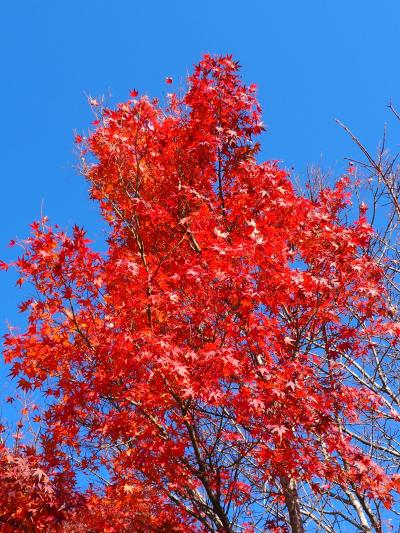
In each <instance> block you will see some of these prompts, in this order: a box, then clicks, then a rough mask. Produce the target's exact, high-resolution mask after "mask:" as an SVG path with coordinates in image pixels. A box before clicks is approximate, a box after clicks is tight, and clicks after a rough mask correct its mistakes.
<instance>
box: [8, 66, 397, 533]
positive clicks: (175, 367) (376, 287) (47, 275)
mask: <svg viewBox="0 0 400 533" xmlns="http://www.w3.org/2000/svg"><path fill="white" fill-rule="evenodd" d="M238 69H239V67H238V64H237V63H235V62H234V61H233V60H232V58H231V57H230V56H226V57H211V56H205V57H204V58H203V60H202V61H201V62H200V64H199V65H198V66H196V68H195V71H194V74H193V75H192V76H190V77H189V79H188V90H187V91H186V92H185V93H184V94H183V95H177V94H171V95H168V98H169V104H168V106H167V108H166V109H163V108H161V107H160V105H159V103H158V101H157V100H150V99H148V98H147V97H141V98H139V97H138V95H137V93H136V91H132V93H131V99H130V100H129V101H128V102H126V103H123V104H120V105H119V106H118V107H117V108H116V109H115V110H111V109H102V108H101V106H99V104H98V102H97V101H96V100H94V99H92V100H91V103H92V106H93V108H94V110H95V111H96V112H97V115H98V117H97V120H96V121H95V123H94V125H95V128H94V131H93V132H92V133H90V134H89V135H88V136H87V137H81V136H78V137H77V142H78V144H79V146H80V147H81V158H82V170H83V173H84V175H85V176H86V178H87V180H88V182H89V184H90V194H91V197H92V199H94V200H95V201H96V202H98V203H99V206H100V208H101V213H102V215H103V217H104V219H105V220H106V221H107V223H108V225H109V234H108V240H107V249H106V250H105V252H104V253H98V252H95V251H94V250H93V248H92V247H91V243H90V241H89V240H88V239H87V237H86V235H85V232H84V231H83V229H81V228H78V227H75V228H74V230H73V232H72V235H67V234H66V233H64V232H63V231H61V230H59V228H57V227H51V226H50V225H49V224H48V222H47V220H46V219H43V220H41V221H39V222H37V223H34V224H33V225H32V235H31V237H30V239H29V241H28V242H27V243H26V242H25V243H24V250H23V253H22V255H21V256H20V257H19V259H18V260H17V261H16V263H15V265H16V267H17V268H18V270H19V272H20V279H19V284H22V283H29V284H31V286H32V287H33V288H34V289H35V293H34V296H32V297H31V298H29V299H28V300H27V301H25V302H24V303H23V304H22V306H21V308H22V310H23V311H26V312H27V313H28V325H27V328H26V330H25V331H24V332H22V333H15V332H12V333H10V334H9V335H8V336H7V338H6V340H5V358H6V361H7V362H9V363H11V364H12V370H11V373H12V375H13V376H16V377H18V379H19V381H18V384H19V387H21V388H22V389H24V390H33V389H35V390H40V391H41V392H42V393H43V398H44V401H43V403H44V405H43V412H42V414H41V420H40V432H41V444H40V449H39V453H40V457H41V461H42V462H43V464H45V465H46V468H47V469H48V470H47V471H48V472H49V475H55V474H56V473H62V474H63V475H64V476H65V475H66V474H68V476H67V477H68V479H69V480H70V479H71V478H72V477H73V476H74V475H75V474H79V475H80V476H82V474H86V475H87V476H89V478H90V479H91V482H92V483H93V484H94V485H93V486H91V487H90V488H89V489H88V491H87V492H86V493H85V492H84V493H83V494H80V496H81V500H80V501H81V511H79V512H78V514H77V512H76V511H74V510H73V506H71V510H70V511H68V513H69V514H68V516H67V517H66V518H65V520H64V522H63V524H64V525H61V526H60V527H61V528H66V529H68V530H71V529H73V527H76V528H78V531H79V527H80V528H81V530H83V531H89V530H90V531H105V530H107V529H106V527H108V528H110V529H109V531H113V530H115V531H142V530H143V531H159V532H161V531H224V532H239V531H247V532H251V531H275V532H280V531H281V532H283V531H288V528H291V530H292V531H293V532H302V531H305V528H307V527H309V526H308V524H310V527H311V524H312V523H314V526H312V527H314V528H317V529H318V528H319V527H320V528H322V526H321V525H320V520H319V518H318V516H317V514H316V513H315V512H314V509H313V508H310V507H306V506H304V505H303V503H302V502H303V494H302V491H303V487H308V489H309V490H310V491H311V493H312V494H313V495H314V497H315V498H316V500H318V501H322V499H323V498H324V497H326V496H329V495H330V494H331V493H333V492H335V491H342V492H344V494H345V495H346V497H347V501H348V502H350V505H352V507H353V509H354V511H355V515H354V517H352V518H351V520H353V525H355V527H358V528H359V529H361V530H364V531H369V530H370V529H368V528H369V527H370V524H369V521H368V520H369V519H368V516H367V518H366V516H365V511H364V508H365V506H368V505H370V504H375V503H377V504H379V502H381V504H382V505H384V506H385V507H388V508H389V507H390V505H391V502H392V495H391V493H392V492H393V491H394V490H396V489H398V487H399V481H398V479H397V477H396V476H395V475H392V473H390V472H389V473H386V472H385V471H384V469H383V468H382V467H381V466H379V465H378V464H376V463H374V462H373V461H372V460H371V457H370V456H369V455H368V453H366V452H365V451H363V450H362V448H361V447H360V446H357V441H356V440H353V439H352V436H351V435H349V433H348V431H346V428H347V427H348V425H349V424H356V423H357V421H359V420H362V419H363V418H365V417H372V418H379V417H380V416H382V400H381V397H380V396H379V395H377V394H376V392H375V391H373V390H371V389H370V388H369V387H368V386H365V385H363V384H352V383H350V382H348V380H347V374H346V361H347V358H349V357H351V358H352V359H353V360H354V361H360V362H362V361H365V360H366V359H367V358H368V357H369V356H370V355H371V353H372V352H373V350H374V346H375V344H374V339H375V338H376V337H377V336H380V335H381V336H386V337H387V338H390V339H394V340H396V338H397V337H398V335H399V331H398V329H396V328H394V327H393V324H392V321H391V320H390V319H389V318H390V317H389V315H390V308H389V307H388V305H387V299H386V297H385V294H386V293H385V283H384V275H385V272H384V269H383V268H382V266H381V265H380V264H379V262H378V261H377V260H376V259H375V258H374V257H372V256H371V254H370V247H371V240H372V238H373V235H374V233H373V230H372V229H371V227H370V225H369V224H368V223H367V220H366V217H365V212H363V211H362V210H361V212H360V215H359V217H358V218H357V219H356V220H354V222H352V223H350V222H346V221H345V220H344V217H343V213H345V212H346V208H347V206H348V205H349V201H350V199H349V192H348V188H349V185H350V182H351V177H350V176H342V177H341V178H340V179H339V180H338V181H337V183H336V184H335V185H334V186H333V187H331V188H329V187H323V188H322V189H321V190H320V191H319V193H318V195H317V196H316V197H314V198H307V197H306V196H304V195H301V194H299V193H297V192H296V191H295V189H294V187H293V185H292V183H291V181H290V179H289V176H288V175H287V173H286V172H285V171H283V170H282V169H280V168H279V167H278V166H277V165H276V164H274V163H262V164H260V163H258V162H257V159H256V155H257V153H258V152H259V148H260V147H259V144H258V143H257V142H255V137H256V136H257V135H258V134H260V133H261V131H262V129H263V126H262V122H261V119H260V112H261V111H260V107H259V105H258V103H257V100H256V98H255V87H254V86H252V85H251V86H249V87H247V86H245V85H244V84H243V83H242V81H241V79H240V77H239V74H238ZM170 81H172V80H170V79H168V82H170ZM360 364H361V363H360ZM50 473H51V474H50ZM75 490H76V491H77V494H78V495H79V490H78V488H76V489H75ZM68 492H70V489H69V491H67V492H66V493H68ZM81 493H82V491H81ZM82 502H83V503H82ZM110 502H112V503H110ZM344 503H345V504H346V501H345V502H344ZM66 505H67V504H66ZM341 505H343V502H341V503H339V508H338V510H337V512H339V513H340V512H341V511H340V506H341ZM111 506H112V507H111ZM82 509H84V511H82ZM74 524H75V525H74ZM82 528H83V529H82ZM85 528H86V529H85ZM113 528H114V529H113ZM323 528H324V530H328V531H329V529H327V528H328V526H326V525H324V526H323Z"/></svg>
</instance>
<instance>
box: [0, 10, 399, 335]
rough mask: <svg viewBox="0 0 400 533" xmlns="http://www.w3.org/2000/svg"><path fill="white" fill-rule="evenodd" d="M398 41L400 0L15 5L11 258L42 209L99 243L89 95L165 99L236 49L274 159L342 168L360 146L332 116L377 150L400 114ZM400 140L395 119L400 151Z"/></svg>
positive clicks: (6, 126) (8, 282) (5, 73)
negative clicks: (83, 137)
mask: <svg viewBox="0 0 400 533" xmlns="http://www.w3.org/2000/svg"><path fill="white" fill-rule="evenodd" d="M399 34H400V2H399V0H381V1H380V2H377V1H376V0H330V1H328V0H303V1H300V0H288V1H284V0H282V1H280V0H274V1H272V0H253V1H247V2H245V1H238V0H230V1H227V0H214V1H210V0H203V1H194V0H187V1H183V0H170V1H165V0H163V1H161V0H156V1H143V2H138V1H135V0H113V1H112V2H110V1H105V0H96V1H93V0H64V1H63V0H40V1H39V0H8V1H7V0H3V2H1V7H0V57H1V77H2V83H1V85H0V92H1V102H2V110H1V115H2V119H1V129H0V136H1V148H2V150H1V154H2V155H1V165H0V176H1V210H0V217H1V238H0V257H2V258H5V259H7V258H9V257H10V253H11V250H10V249H8V248H7V246H6V244H7V242H8V241H9V240H10V239H11V238H14V237H15V236H18V237H20V238H22V237H24V236H26V235H27V233H28V224H29V223H30V222H32V221H33V220H34V219H37V218H38V217H39V216H40V211H41V204H42V202H43V204H44V213H45V214H47V215H48V216H49V217H50V219H51V221H52V222H54V223H58V224H60V225H61V226H63V227H67V228H68V227H71V226H72V224H74V223H77V224H79V225H84V226H85V227H86V228H87V229H88V231H89V236H91V237H92V238H93V239H95V240H96V239H100V238H101V230H100V229H99V228H100V226H99V223H98V219H97V214H96V210H95V207H94V205H93V204H91V203H90V202H89V201H88V200H87V197H86V184H85V182H84V181H83V179H82V178H81V177H80V176H79V175H78V174H77V172H76V170H75V167H74V165H75V163H76V161H75V156H74V153H73V131H74V130H75V129H76V130H77V131H79V132H82V131H84V130H85V129H86V128H87V126H88V124H89V123H90V121H91V120H92V117H91V114H90V111H89V109H88V105H87V101H86V97H85V93H86V94H91V95H93V96H96V95H101V94H104V93H108V92H109V91H111V93H112V95H113V102H118V101H120V100H123V99H125V98H127V97H128V92H129V89H131V88H136V89H138V90H139V91H141V92H145V93H148V94H150V95H154V96H162V95H163V94H164V93H165V92H167V87H166V85H165V82H164V77H165V76H172V77H173V78H174V80H175V81H177V82H179V80H180V79H183V78H184V77H185V75H186V74H187V73H188V72H190V70H191V66H192V65H193V63H196V62H197V61H198V60H199V59H200V57H201V55H202V54H203V53H205V52H211V53H223V54H224V53H232V54H234V56H235V58H236V59H238V60H239V61H240V62H241V64H242V66H243V75H244V77H245V79H246V80H247V81H249V82H255V83H256V84H257V85H258V87H259V98H260V101H261V103H262V106H263V109H264V122H265V123H266V125H267V128H268V132H267V134H265V136H264V143H263V158H265V159H279V160H282V162H283V163H282V164H283V165H285V166H287V167H289V168H290V167H292V166H293V167H294V168H295V170H296V171H297V172H300V173H301V172H304V170H305V168H306V165H307V164H308V163H318V162H321V163H322V164H323V166H324V167H326V168H329V167H334V168H336V169H337V170H338V172H339V171H340V170H341V169H343V168H344V163H343V157H344V156H348V155H354V154H355V153H356V152H355V150H354V148H353V146H352V145H351V142H350V141H349V140H348V139H347V138H346V136H345V134H344V132H343V131H342V130H340V129H339V128H338V127H337V126H336V125H335V123H334V118H335V117H338V118H340V119H342V120H343V121H344V122H346V123H348V124H349V125H350V126H351V127H352V128H353V129H354V131H355V132H357V133H359V134H360V136H361V137H362V138H363V139H364V140H365V142H366V144H367V146H369V147H370V148H371V149H372V150H374V148H375V147H376V145H377V142H378V140H379V138H380V136H381V131H382V126H383V124H384V122H385V121H386V120H389V119H390V115H389V113H388V112H387V110H386V105H387V103H388V101H389V100H390V99H393V101H394V103H397V104H398V106H399V107H400V68H399V67H400V65H399V62H400V58H399ZM389 122H390V120H389ZM398 133H399V131H398V130H396V129H395V125H394V124H393V129H392V146H393V147H394V148H397V145H398V141H397V139H398V138H399V137H398ZM13 253H14V251H13ZM13 283H14V277H13V275H12V274H2V275H1V276H0V288H1V296H2V300H1V306H0V324H1V331H4V330H5V322H6V320H8V321H10V322H12V323H20V322H21V317H20V316H19V315H18V314H17V313H16V312H15V308H16V305H17V302H18V301H19V300H20V298H21V294H20V293H19V292H18V291H17V290H16V289H15V288H14V286H13Z"/></svg>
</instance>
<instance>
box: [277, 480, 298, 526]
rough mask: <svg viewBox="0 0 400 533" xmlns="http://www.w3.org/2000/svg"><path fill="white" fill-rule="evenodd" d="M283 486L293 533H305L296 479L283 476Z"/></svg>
mask: <svg viewBox="0 0 400 533" xmlns="http://www.w3.org/2000/svg"><path fill="white" fill-rule="evenodd" d="M281 485H282V489H283V495H284V497H285V503H286V508H287V510H288V513H289V520H290V527H291V528H292V533H304V527H303V522H302V520H301V513H300V504H299V495H298V492H297V487H296V482H295V480H294V479H289V478H288V477H286V476H282V477H281Z"/></svg>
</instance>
